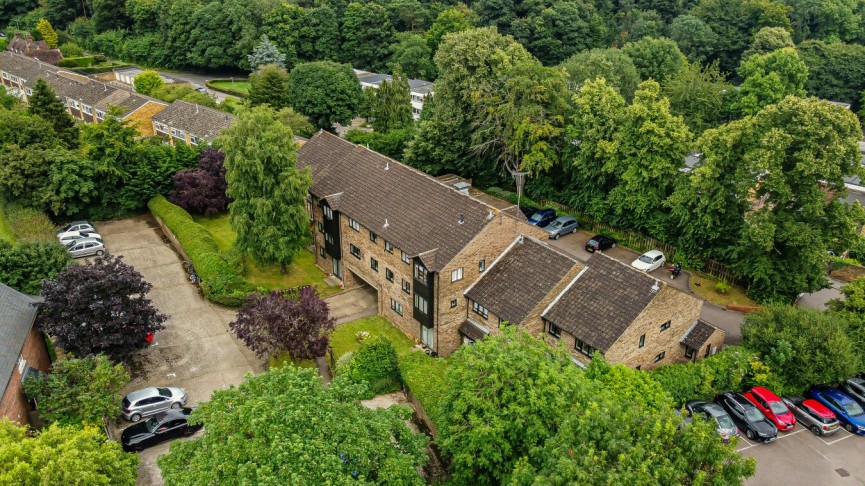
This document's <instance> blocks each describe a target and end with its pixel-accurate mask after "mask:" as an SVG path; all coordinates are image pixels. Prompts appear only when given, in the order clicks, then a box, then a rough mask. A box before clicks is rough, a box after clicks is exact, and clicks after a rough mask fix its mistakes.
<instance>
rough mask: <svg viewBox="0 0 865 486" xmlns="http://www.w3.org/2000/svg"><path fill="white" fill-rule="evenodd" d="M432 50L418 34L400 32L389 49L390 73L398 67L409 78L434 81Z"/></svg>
mask: <svg viewBox="0 0 865 486" xmlns="http://www.w3.org/2000/svg"><path fill="white" fill-rule="evenodd" d="M432 55H433V50H432V49H431V48H430V46H429V44H428V43H427V40H426V39H425V38H424V37H423V36H421V35H420V34H415V33H412V32H401V33H399V34H397V35H396V42H394V44H393V47H392V48H391V56H390V65H389V67H390V68H391V71H393V68H394V67H395V66H397V65H399V66H400V67H401V68H402V69H403V70H404V71H405V74H406V76H408V77H409V78H416V79H427V80H432V79H435V76H436V72H435V70H436V68H435V64H433V62H432Z"/></svg>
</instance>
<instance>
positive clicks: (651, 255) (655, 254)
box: [643, 250, 663, 257]
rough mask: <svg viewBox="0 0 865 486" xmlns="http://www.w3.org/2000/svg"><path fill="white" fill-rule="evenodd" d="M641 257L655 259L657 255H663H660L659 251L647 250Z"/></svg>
mask: <svg viewBox="0 0 865 486" xmlns="http://www.w3.org/2000/svg"><path fill="white" fill-rule="evenodd" d="M643 255H646V256H650V257H656V256H658V255H663V253H661V251H660V250H649V251H647V252H646V253H643Z"/></svg>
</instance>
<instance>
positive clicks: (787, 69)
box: [737, 47, 808, 115]
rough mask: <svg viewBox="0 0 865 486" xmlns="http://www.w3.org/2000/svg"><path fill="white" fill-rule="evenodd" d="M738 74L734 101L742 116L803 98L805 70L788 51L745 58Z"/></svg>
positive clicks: (790, 49) (792, 53) (791, 49)
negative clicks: (790, 99)
mask: <svg viewBox="0 0 865 486" xmlns="http://www.w3.org/2000/svg"><path fill="white" fill-rule="evenodd" d="M739 74H740V75H741V76H742V77H743V78H745V81H743V82H742V84H741V85H740V86H739V100H738V101H737V107H738V109H739V111H741V113H742V114H743V115H753V114H755V113H757V112H758V111H760V109H762V108H763V107H764V106H766V105H771V104H775V103H778V102H779V101H781V100H782V99H784V97H786V96H788V95H793V96H799V97H803V96H805V82H806V81H807V80H808V66H806V65H805V63H804V62H802V60H801V59H800V58H799V55H798V54H797V53H796V49H794V48H792V47H787V48H784V49H779V50H777V51H773V52H770V53H769V54H756V55H753V56H751V57H749V58H748V59H746V60H745V61H744V62H743V63H742V66H741V67H740V68H739Z"/></svg>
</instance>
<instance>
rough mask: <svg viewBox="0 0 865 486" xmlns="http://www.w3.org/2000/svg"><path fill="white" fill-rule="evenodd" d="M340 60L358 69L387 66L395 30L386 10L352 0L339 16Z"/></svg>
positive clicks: (381, 69) (375, 69)
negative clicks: (340, 21) (340, 35)
mask: <svg viewBox="0 0 865 486" xmlns="http://www.w3.org/2000/svg"><path fill="white" fill-rule="evenodd" d="M342 38H343V42H342V49H341V51H340V52H341V55H342V60H343V61H344V62H346V63H348V64H351V65H352V66H353V67H356V68H358V69H368V70H370V71H383V70H384V69H385V68H386V67H387V63H388V55H389V54H390V47H391V45H392V44H393V41H394V29H393V25H391V23H390V19H389V18H388V14H387V10H385V8H384V7H382V6H381V5H379V4H377V3H374V2H367V3H358V2H351V3H349V4H348V7H347V8H346V9H345V16H344V17H343V19H342Z"/></svg>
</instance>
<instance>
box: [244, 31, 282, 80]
mask: <svg viewBox="0 0 865 486" xmlns="http://www.w3.org/2000/svg"><path fill="white" fill-rule="evenodd" d="M247 59H248V62H249V68H250V69H251V70H253V71H258V68H259V67H261V66H263V65H265V64H273V65H275V66H278V67H281V68H283V69H284V68H285V54H283V53H281V52H279V49H277V47H276V45H275V44H274V43H273V42H271V41H270V39H268V38H267V36H266V35H262V36H261V41H260V42H259V43H258V45H257V46H255V49H253V50H252V54H250V55H249V56H247Z"/></svg>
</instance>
